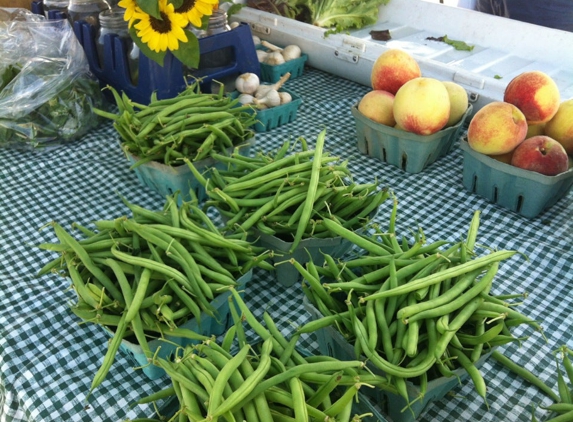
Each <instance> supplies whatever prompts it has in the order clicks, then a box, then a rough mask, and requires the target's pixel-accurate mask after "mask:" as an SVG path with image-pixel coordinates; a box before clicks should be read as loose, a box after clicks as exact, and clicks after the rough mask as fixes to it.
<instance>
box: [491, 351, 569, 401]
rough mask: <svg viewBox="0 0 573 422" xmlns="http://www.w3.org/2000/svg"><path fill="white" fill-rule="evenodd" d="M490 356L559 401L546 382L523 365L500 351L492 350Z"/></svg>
mask: <svg viewBox="0 0 573 422" xmlns="http://www.w3.org/2000/svg"><path fill="white" fill-rule="evenodd" d="M491 357H492V358H494V359H495V360H496V361H498V362H499V363H501V364H502V365H503V366H505V367H506V368H507V369H509V370H510V371H511V372H513V373H515V374H516V375H518V376H519V377H521V378H523V379H524V380H526V381H529V382H530V383H531V384H532V385H534V386H535V387H537V388H539V389H540V390H541V391H543V392H544V393H545V394H547V396H548V397H550V398H551V399H553V401H555V402H559V401H560V400H561V399H560V397H559V396H558V395H557V394H556V393H555V392H554V391H553V390H552V389H551V388H550V387H549V386H548V385H547V384H545V382H543V381H542V380H541V379H540V378H538V377H537V376H536V375H534V374H533V373H532V372H530V371H529V370H527V369H526V368H525V367H523V366H521V365H518V364H516V363H515V362H513V361H512V360H511V359H509V358H508V357H506V356H504V355H503V354H502V353H501V352H499V351H497V350H494V351H493V352H492V354H491Z"/></svg>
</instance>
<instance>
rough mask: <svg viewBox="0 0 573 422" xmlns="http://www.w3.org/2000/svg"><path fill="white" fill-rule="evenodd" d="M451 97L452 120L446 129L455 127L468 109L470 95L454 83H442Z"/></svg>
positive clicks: (450, 119) (449, 120)
mask: <svg viewBox="0 0 573 422" xmlns="http://www.w3.org/2000/svg"><path fill="white" fill-rule="evenodd" d="M442 83H443V84H444V86H445V87H446V89H447V90H448V95H449V96H450V118H449V119H448V123H446V127H450V126H454V125H455V124H456V123H458V122H459V121H460V119H461V118H462V116H463V115H464V114H465V113H466V110H467V109H468V93H467V91H466V90H465V88H464V87H463V86H461V85H459V84H457V83H455V82H452V81H442Z"/></svg>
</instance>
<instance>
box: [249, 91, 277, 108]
mask: <svg viewBox="0 0 573 422" xmlns="http://www.w3.org/2000/svg"><path fill="white" fill-rule="evenodd" d="M253 103H254V104H257V105H259V104H262V105H265V106H267V107H269V108H270V107H276V106H279V105H280V104H281V97H280V96H279V93H278V91H277V90H276V89H271V90H269V92H267V94H266V95H265V96H264V97H262V98H256V97H255V98H254V99H253Z"/></svg>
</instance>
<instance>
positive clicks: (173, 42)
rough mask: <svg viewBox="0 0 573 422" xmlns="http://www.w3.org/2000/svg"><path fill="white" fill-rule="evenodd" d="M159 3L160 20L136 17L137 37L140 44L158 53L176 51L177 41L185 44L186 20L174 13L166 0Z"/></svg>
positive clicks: (144, 16) (160, 0)
mask: <svg viewBox="0 0 573 422" xmlns="http://www.w3.org/2000/svg"><path fill="white" fill-rule="evenodd" d="M158 1H159V14H160V15H161V19H157V18H154V17H153V16H150V15H147V14H145V13H142V14H140V15H137V19H139V22H137V23H136V24H135V29H136V30H137V36H138V37H139V38H140V39H141V42H143V43H145V44H147V45H148V47H149V48H150V49H151V50H153V51H155V52H157V53H159V52H160V51H165V50H167V49H169V50H177V49H178V48H179V41H181V42H184V43H185V42H187V35H185V32H184V31H183V28H185V27H186V26H187V21H186V19H185V18H184V17H183V16H181V15H180V14H178V13H175V11H174V8H173V5H172V4H171V3H167V0H158Z"/></svg>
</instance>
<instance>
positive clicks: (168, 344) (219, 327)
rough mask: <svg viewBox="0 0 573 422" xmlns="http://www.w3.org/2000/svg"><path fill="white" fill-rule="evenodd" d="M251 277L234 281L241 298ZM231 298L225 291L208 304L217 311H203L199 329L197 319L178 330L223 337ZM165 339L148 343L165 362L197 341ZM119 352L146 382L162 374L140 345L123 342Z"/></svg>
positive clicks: (191, 320) (163, 373) (179, 338)
mask: <svg viewBox="0 0 573 422" xmlns="http://www.w3.org/2000/svg"><path fill="white" fill-rule="evenodd" d="M252 276H253V271H252V270H250V271H249V272H247V273H246V274H244V275H243V276H241V277H240V278H239V279H238V280H237V283H238V287H237V291H238V292H239V294H240V295H241V296H242V295H244V290H245V286H246V285H247V283H248V282H249V281H250V280H251V278H252ZM230 296H231V292H230V291H226V292H224V293H222V294H220V295H218V296H217V297H215V299H213V300H212V301H211V305H213V307H214V308H215V310H216V315H217V318H216V319H215V318H213V317H211V316H209V315H207V314H206V313H204V312H202V313H201V325H200V326H199V324H198V323H197V320H196V319H195V318H192V319H190V320H189V321H187V322H186V323H185V324H183V325H181V326H180V327H179V328H187V329H189V330H192V331H195V332H196V333H198V334H202V335H204V336H212V335H214V336H218V335H221V334H223V333H224V332H225V331H227V330H228V329H229V327H230V326H231V325H233V323H234V322H233V318H232V316H231V311H230V309H229V297H230ZM106 332H108V334H110V335H111V332H110V331H109V329H106ZM166 340H167V341H163V340H161V339H156V340H152V341H150V342H149V348H150V349H151V352H153V353H155V352H156V351H157V349H159V351H158V352H157V355H156V356H157V357H160V358H163V359H167V358H168V357H169V356H170V355H171V354H172V353H173V352H174V351H175V350H176V349H177V347H185V346H187V345H191V344H196V343H198V341H196V340H190V339H187V338H182V337H171V336H166ZM120 349H121V350H123V351H124V352H126V353H127V354H128V355H129V356H130V357H131V358H132V360H133V361H134V362H135V363H136V365H137V367H141V370H142V371H143V373H144V374H145V375H146V376H147V377H148V378H149V379H152V380H154V379H157V378H160V377H162V376H163V375H165V371H164V370H163V368H160V367H159V366H156V365H153V364H148V360H147V357H146V356H145V354H144V353H143V349H142V348H141V346H139V344H135V343H131V342H129V341H127V340H123V341H122V342H121V346H120Z"/></svg>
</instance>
